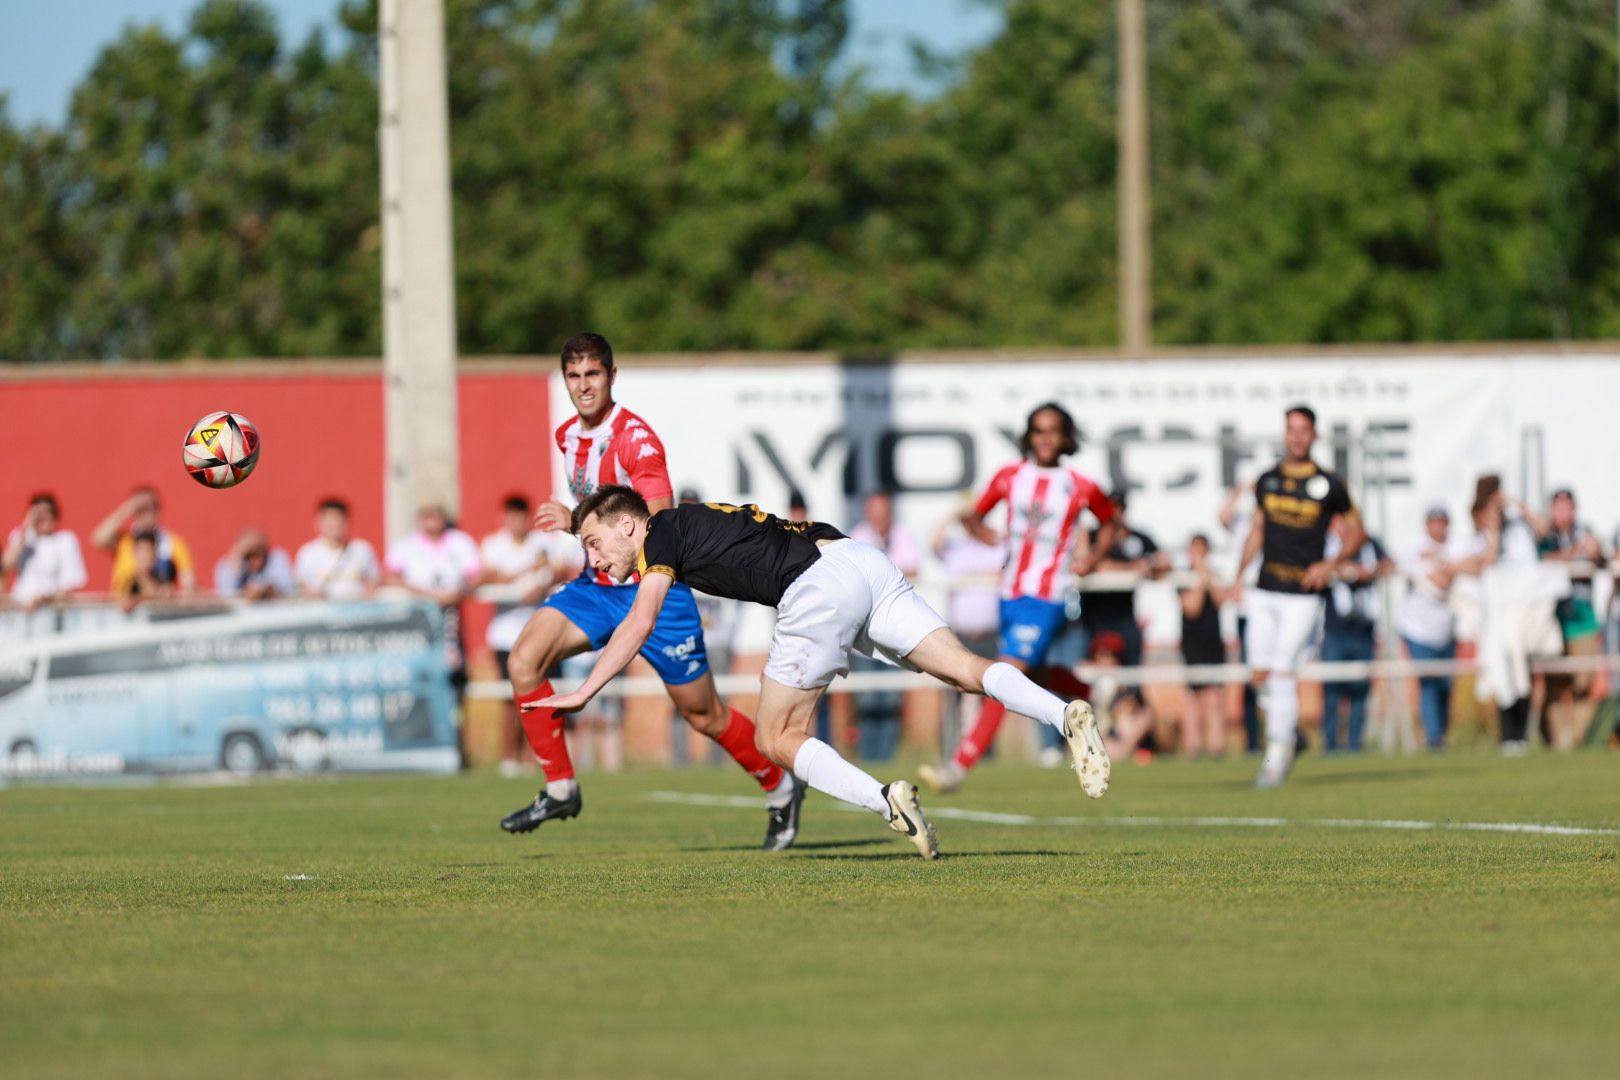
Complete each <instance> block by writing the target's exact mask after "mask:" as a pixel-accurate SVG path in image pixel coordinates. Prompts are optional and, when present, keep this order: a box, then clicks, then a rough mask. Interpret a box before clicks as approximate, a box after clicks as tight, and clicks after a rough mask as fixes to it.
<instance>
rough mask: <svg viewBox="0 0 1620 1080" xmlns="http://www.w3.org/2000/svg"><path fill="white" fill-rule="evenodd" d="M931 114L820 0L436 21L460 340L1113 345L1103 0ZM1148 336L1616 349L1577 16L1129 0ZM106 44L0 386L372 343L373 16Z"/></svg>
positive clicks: (1378, 4)
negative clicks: (1144, 56) (1137, 73)
mask: <svg viewBox="0 0 1620 1080" xmlns="http://www.w3.org/2000/svg"><path fill="white" fill-rule="evenodd" d="M986 2H995V3H999V5H1000V6H1001V7H1002V8H1003V9H1004V14H1005V29H1004V31H1003V33H1002V34H1000V35H999V36H998V37H997V38H996V39H995V40H994V41H992V42H990V43H989V44H987V45H986V46H984V47H983V48H982V49H980V50H978V51H977V52H975V53H973V54H970V55H967V56H963V57H944V58H942V57H934V56H923V57H922V59H923V60H924V61H925V62H926V63H927V64H928V65H929V66H930V69H931V70H933V71H934V72H936V73H938V74H948V75H949V76H950V78H949V81H948V84H947V85H946V86H945V89H944V90H943V91H942V92H941V93H940V94H939V95H938V96H935V97H932V98H929V99H927V100H918V99H916V98H913V97H910V96H907V95H903V94H896V93H877V92H873V91H871V90H869V89H868V88H867V87H866V86H865V85H864V83H863V81H862V80H861V78H860V77H859V73H854V74H850V73H848V72H846V71H844V69H842V68H840V66H839V64H838V60H839V57H840V56H841V55H842V54H843V51H844V45H845V39H846V37H847V34H848V32H849V16H848V11H847V7H846V2H845V0H656V2H655V0H446V9H447V12H446V19H447V50H448V59H449V63H448V74H449V89H450V110H451V151H452V173H453V181H454V191H455V206H454V225H455V239H456V258H457V290H458V291H457V303H458V308H459V336H460V342H461V347H462V349H463V351H464V352H466V353H520V352H536V351H539V352H544V351H549V350H551V349H553V348H554V347H556V345H557V344H558V343H559V342H560V341H561V340H562V339H563V338H564V337H566V336H567V335H568V334H569V333H571V332H573V331H574V330H576V329H578V328H580V327H583V326H591V327H595V328H598V329H601V330H603V331H604V332H607V333H609V334H611V335H612V336H613V337H614V339H615V341H617V342H620V343H621V344H622V346H623V347H625V348H631V349H640V350H655V349H690V350H714V349H741V348H767V349H777V348H832V349H840V350H846V351H852V352H867V351H881V350H888V349H892V348H898V347H908V346H958V345H961V346H994V345H1061V346H1088V345H1089V346H1106V345H1109V344H1112V342H1113V341H1114V339H1115V282H1116V247H1115V210H1114V207H1115V182H1116V176H1115V117H1116V112H1117V101H1116V93H1117V91H1116V89H1115V87H1116V76H1117V57H1116V41H1115V26H1114V22H1113V12H1112V5H1110V4H1081V3H1074V2H1073V0H986ZM1146 8H1147V13H1148V54H1149V85H1150V97H1151V101H1150V117H1151V126H1152V148H1153V149H1152V182H1153V191H1152V200H1153V201H1152V207H1153V211H1152V212H1153V225H1154V240H1153V258H1154V309H1155V333H1156V339H1157V340H1158V341H1160V342H1162V343H1167V344H1169V343H1200V342H1212V343H1243V342H1313V341H1375V340H1376V341H1399V340H1414V341H1416V340H1440V339H1454V340H1458V339H1483V338H1566V337H1582V336H1598V335H1612V334H1615V333H1620V248H1617V244H1620V240H1617V239H1616V236H1617V226H1620V221H1617V220H1616V218H1617V216H1620V153H1617V150H1620V132H1617V129H1620V123H1617V102H1616V90H1615V86H1616V50H1615V44H1614V42H1615V14H1614V10H1613V8H1612V5H1611V4H1609V3H1608V2H1607V0H1540V2H1536V3H1528V2H1526V0H1416V2H1414V0H1146ZM341 22H342V25H343V29H342V31H341V33H340V35H339V38H340V41H339V43H338V45H337V46H336V47H335V48H330V47H328V45H327V42H326V41H325V39H324V38H323V37H322V36H321V35H319V34H317V35H312V37H311V38H310V39H309V40H308V41H306V42H305V43H303V44H302V45H300V46H298V47H297V48H289V47H287V46H285V45H284V44H283V43H282V41H281V40H280V37H279V35H278V32H277V30H276V26H275V23H274V19H273V17H272V16H271V14H270V13H269V10H268V9H267V7H266V6H265V4H264V3H263V0H204V2H203V3H201V4H200V5H199V7H198V8H197V10H196V12H195V13H194V15H193V17H192V19H191V21H190V23H189V25H188V27H187V29H186V31H185V33H183V34H181V35H179V36H170V35H166V34H164V33H163V32H162V31H160V30H158V29H156V28H152V27H139V26H135V27H130V28H128V29H126V30H125V31H124V33H123V34H122V36H120V37H119V38H118V39H117V40H116V41H115V42H114V43H113V44H112V45H110V46H109V47H108V48H107V49H106V50H105V51H104V52H103V53H102V55H101V57H100V58H99V60H98V61H97V63H96V65H95V67H94V68H93V69H92V71H91V72H90V73H89V74H88V75H87V76H86V78H85V80H84V81H83V83H82V84H81V85H80V87H79V88H78V90H77V92H76V94H75V97H74V101H73V105H72V109H71V114H70V118H69V120H68V123H67V125H66V126H65V127H64V129H63V130H61V131H51V130H47V129H40V128H35V129H30V130H22V129H19V128H18V127H17V126H16V125H14V124H12V123H10V122H9V121H8V120H7V119H6V117H5V114H4V112H3V109H0V245H4V249H5V250H6V252H7V254H8V258H7V260H6V261H5V263H4V264H3V265H0V356H4V357H6V358H10V359H22V360H36V359H50V358H58V357H106V358H116V357H126V356H127V357H135V356H141V357H183V356H194V355H208V356H221V357H229V356H248V355H260V356H282V355H285V356H308V355H342V354H375V353H376V352H377V351H378V350H379V348H380V345H381V341H380V337H381V335H380V330H379V321H380V313H379V310H378V309H379V287H380V285H379V262H380V258H379V257H380V251H379V244H378V239H379V232H378V228H377V153H376V107H377V100H376V71H377V41H376V33H377V4H376V0H345V2H344V3H343V5H342V8H341Z"/></svg>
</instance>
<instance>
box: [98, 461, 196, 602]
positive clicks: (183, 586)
mask: <svg viewBox="0 0 1620 1080" xmlns="http://www.w3.org/2000/svg"><path fill="white" fill-rule="evenodd" d="M162 514H163V509H162V506H161V505H160V504H159V502H158V493H157V489H156V488H153V487H151V486H150V485H144V484H143V485H142V486H140V487H138V488H136V489H135V490H134V491H133V492H131V493H130V496H129V498H127V499H125V500H124V501H123V502H121V503H119V504H118V506H117V507H115V508H114V509H113V511H112V512H111V513H110V514H108V515H107V516H106V517H105V518H103V519H102V521H101V524H99V525H97V526H96V527H95V531H93V532H92V533H91V534H90V542H91V543H93V544H95V545H96V547H98V548H101V549H102V550H103V551H110V552H112V557H113V567H112V581H111V584H110V585H109V586H108V590H109V591H110V592H113V593H115V594H117V595H119V596H131V595H136V594H137V593H139V592H140V590H139V589H138V588H135V587H134V582H135V578H136V576H137V566H136V558H135V537H137V536H147V537H149V538H150V539H151V541H152V552H153V557H154V560H155V561H154V562H153V564H152V566H151V568H150V571H149V572H147V573H145V576H146V577H147V579H148V581H147V585H148V591H150V587H151V586H153V585H167V586H172V588H171V589H168V590H165V591H172V592H177V593H181V594H185V593H190V592H192V591H193V590H195V589H196V587H197V574H196V571H195V570H194V569H193V566H192V561H191V549H190V548H189V547H187V546H186V542H185V541H184V540H182V539H181V538H180V537H178V536H176V535H175V534H174V533H172V532H170V531H169V530H168V529H165V528H164V527H163V522H162ZM142 561H143V562H144V561H145V560H142Z"/></svg>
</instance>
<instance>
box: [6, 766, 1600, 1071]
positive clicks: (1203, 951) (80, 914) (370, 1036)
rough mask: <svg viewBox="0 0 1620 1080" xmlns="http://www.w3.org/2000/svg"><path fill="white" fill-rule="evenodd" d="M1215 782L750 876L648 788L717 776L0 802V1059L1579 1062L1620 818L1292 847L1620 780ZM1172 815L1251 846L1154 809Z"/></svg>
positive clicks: (808, 824)
mask: <svg viewBox="0 0 1620 1080" xmlns="http://www.w3.org/2000/svg"><path fill="white" fill-rule="evenodd" d="M1250 770H1251V766H1250V765H1249V764H1248V763H1244V762H1232V763H1229V764H1224V765H1204V766H1200V765H1192V764H1186V763H1180V762H1174V761H1169V762H1159V763H1156V764H1154V765H1152V766H1150V767H1147V768H1135V767H1131V766H1124V767H1122V768H1119V769H1118V770H1117V771H1116V773H1115V781H1114V790H1113V792H1112V793H1110V795H1109V796H1108V797H1107V798H1106V799H1105V800H1103V801H1102V802H1100V803H1090V802H1088V801H1087V800H1085V799H1084V798H1082V797H1081V796H1080V793H1079V790H1078V788H1077V786H1076V785H1075V784H1074V781H1073V778H1072V775H1071V774H1068V773H1065V772H1061V771H1054V772H1047V771H1038V770H1033V769H1024V768H1012V767H1001V766H990V767H986V768H985V769H983V770H981V773H980V775H979V776H977V777H975V779H974V782H973V783H972V785H970V787H969V788H968V789H967V790H965V791H964V792H963V793H962V794H960V795H958V796H956V797H955V798H954V799H953V800H950V801H945V800H941V799H937V798H935V799H925V802H924V806H925V808H942V809H943V808H951V809H964V810H973V811H988V812H1000V813H1006V814H1015V815H1031V816H1033V817H1034V818H1035V819H1036V820H1034V821H1025V820H1023V819H1019V820H1018V822H1017V823H1012V822H1009V823H1000V824H995V823H985V822H980V821H970V820H955V819H940V820H938V826H939V833H940V839H941V845H942V848H943V850H944V852H945V853H946V857H945V858H943V859H942V860H941V861H939V862H938V863H934V864H928V863H924V862H923V861H922V860H920V859H918V858H917V857H916V856H915V855H914V854H913V853H912V850H911V848H910V847H909V846H908V845H906V844H905V843H904V842H902V841H901V840H900V839H898V838H896V837H894V836H893V835H892V834H890V833H889V832H887V831H886V829H884V827H883V826H882V823H881V822H879V821H878V820H877V819H876V818H875V817H871V816H868V815H863V814H856V813H846V812H841V811H839V810H837V809H835V807H834V804H832V803H831V802H830V801H829V800H827V799H825V798H823V797H822V796H819V795H813V796H811V800H810V802H809V804H808V805H807V807H806V817H805V829H804V833H803V835H802V838H801V842H800V845H799V847H798V848H797V849H796V850H795V851H793V852H791V853H789V854H787V855H785V856H781V855H777V856H768V855H765V854H764V853H762V852H759V851H756V850H754V845H755V844H756V843H757V841H758V839H759V837H760V835H761V834H762V833H763V816H764V815H763V812H762V811H761V810H755V809H745V808H737V807H731V806H724V805H719V806H714V805H689V804H684V803H673V802H658V801H653V793H655V792H678V793H688V794H693V795H713V796H728V795H729V796H740V795H747V794H749V793H750V792H749V789H748V788H747V787H746V786H745V785H744V784H743V782H742V778H741V777H740V776H733V775H732V774H731V773H730V772H725V771H718V770H692V771H686V772H680V773H668V772H643V773H633V774H626V775H622V776H614V777H602V776H596V777H587V778H586V785H587V786H586V789H585V790H586V800H587V802H586V810H585V814H584V815H583V816H582V817H581V818H579V819H578V820H576V821H572V822H560V823H553V824H550V825H547V826H544V827H543V828H541V829H540V830H539V832H537V833H535V834H532V835H530V836H528V837H519V838H513V837H508V836H505V835H503V834H501V833H500V832H499V831H498V830H497V829H496V827H495V822H496V819H497V818H498V817H499V816H500V815H501V814H502V813H503V812H505V811H507V810H509V809H511V808H512V807H513V806H515V805H517V804H518V803H519V802H520V801H522V800H523V799H524V798H525V797H527V795H529V794H532V786H531V785H530V784H529V783H528V782H526V781H512V780H496V779H493V778H487V777H470V778H457V779H449V780H427V779H383V780H348V781H341V782H267V783H261V784H255V785H251V786H238V787H168V786H159V787H143V788H111V789H109V788H102V789H94V790H84V789H71V788H45V787H23V788H11V789H7V790H0V1045H3V1046H4V1048H5V1049H4V1052H3V1058H0V1060H3V1062H4V1067H3V1069H0V1072H4V1074H5V1075H7V1076H17V1077H23V1076H28V1077H45V1076H77V1075H86V1074H91V1073H104V1074H111V1075H118V1076H164V1077H169V1076H214V1075H224V1074H231V1075H240V1076H267V1077H269V1076H275V1077H285V1076H298V1075H343V1076H400V1075H411V1076H489V1075H518V1074H522V1075H528V1076H552V1077H559V1078H561V1077H569V1078H574V1077H597V1076H623V1077H637V1076H672V1077H714V1076H758V1077H764V1078H768V1080H776V1078H784V1077H801V1076H802V1077H816V1078H818V1080H826V1078H829V1077H830V1078H833V1080H839V1078H841V1077H844V1076H854V1075H861V1076H865V1075H892V1074H894V1073H896V1072H903V1073H904V1074H905V1075H909V1076H914V1077H919V1078H924V1077H936V1076H998V1077H999V1076H1060V1075H1062V1076H1081V1075H1097V1076H1103V1075H1127V1076H1136V1075H1143V1076H1148V1075H1151V1076H1221V1075H1228V1076H1240V1077H1254V1076H1257V1075H1279V1074H1294V1075H1311V1076H1316V1077H1320V1076H1366V1075H1369V1074H1373V1073H1375V1072H1376V1073H1379V1074H1383V1075H1402V1076H1437V1075H1450V1076H1463V1075H1467V1076H1522V1075H1525V1074H1527V1073H1534V1074H1535V1075H1537V1076H1540V1077H1547V1078H1551V1077H1566V1076H1598V1075H1603V1076H1612V1075H1614V1071H1615V1069H1616V1060H1617V1055H1620V835H1613V834H1610V835H1546V834H1526V833H1505V832H1485V831H1464V830H1456V829H1416V828H1404V829H1389V828H1371V827H1366V826H1359V825H1345V824H1339V825H1323V824H1306V822H1308V821H1320V820H1321V819H1410V820H1418V821H1433V822H1447V821H1451V822H1460V821H1468V822H1534V823H1558V824H1564V825H1576V826H1589V827H1596V828H1599V829H1605V830H1617V831H1620V756H1616V755H1612V754H1606V753H1590V754H1580V755H1574V756H1568V757H1557V758H1555V757H1553V756H1550V755H1541V756H1537V757H1532V758H1529V759H1526V760H1522V761H1502V760H1498V759H1496V758H1494V757H1489V756H1485V755H1483V754H1478V755H1464V756H1454V757H1448V758H1413V759H1404V760H1397V759H1387V758H1376V757H1375V758H1367V759H1363V760H1344V759H1339V760H1330V761H1324V760H1322V759H1321V758H1319V757H1314V756H1313V757H1310V758H1307V759H1305V761H1304V762H1303V763H1302V765H1301V766H1300V769H1299V772H1298V773H1297V774H1296V780H1295V782H1294V783H1293V784H1291V785H1290V786H1289V787H1288V788H1287V789H1286V790H1283V791H1280V792H1273V793H1256V792H1253V791H1250V790H1249V789H1248V788H1247V786H1246V784H1247V780H1248V777H1249V775H1250ZM1211 816H1229V817H1244V818H1253V817H1257V816H1258V817H1268V818H1282V819H1288V821H1289V822H1291V823H1290V824H1284V825H1277V826H1272V827H1259V826H1253V825H1239V824H1226V825H1220V824H1214V823H1209V822H1202V823H1193V822H1189V821H1185V820H1183V821H1180V822H1176V821H1167V820H1163V819H1166V818H1188V817H1211ZM1049 817H1070V818H1073V817H1079V818H1082V819H1084V820H1083V821H1082V822H1081V823H1078V824H1075V823H1053V822H1049V821H1045V820H1040V819H1044V818H1049ZM1127 817H1135V818H1137V819H1138V820H1137V821H1136V822H1135V823H1125V822H1123V821H1122V820H1121V819H1123V818H1127ZM1110 819H1113V823H1112V824H1110ZM1151 819H1158V820H1151ZM298 875H305V876H307V880H300V879H297V876H298ZM871 1070H882V1071H881V1072H872V1071H871Z"/></svg>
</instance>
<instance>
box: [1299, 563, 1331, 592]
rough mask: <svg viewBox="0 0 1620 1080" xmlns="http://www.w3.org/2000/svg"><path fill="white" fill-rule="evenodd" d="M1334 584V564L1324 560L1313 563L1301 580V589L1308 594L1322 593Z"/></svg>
mask: <svg viewBox="0 0 1620 1080" xmlns="http://www.w3.org/2000/svg"><path fill="white" fill-rule="evenodd" d="M1332 582H1333V564H1332V563H1330V562H1328V561H1327V560H1326V559H1323V560H1322V561H1321V562H1314V563H1311V565H1310V566H1309V568H1307V569H1306V571H1305V576H1304V577H1303V578H1301V579H1300V582H1299V584H1300V587H1301V588H1303V589H1304V590H1305V591H1306V592H1321V591H1322V590H1323V589H1325V588H1327V587H1328V585H1330V584H1331V583H1332Z"/></svg>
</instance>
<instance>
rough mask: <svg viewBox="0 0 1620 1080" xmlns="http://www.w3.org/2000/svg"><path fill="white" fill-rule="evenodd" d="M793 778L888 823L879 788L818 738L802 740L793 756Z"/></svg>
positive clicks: (870, 778)
mask: <svg viewBox="0 0 1620 1080" xmlns="http://www.w3.org/2000/svg"><path fill="white" fill-rule="evenodd" d="M793 775H794V776H797V777H798V778H799V779H800V780H803V781H804V782H805V783H806V784H809V785H810V786H811V787H813V788H815V789H816V790H817V791H820V792H822V793H824V794H827V795H831V796H832V797H833V798H835V799H842V800H843V801H844V802H847V803H854V804H855V805H856V806H864V807H865V808H866V809H868V810H871V811H872V812H873V813H877V814H882V815H883V820H884V821H887V820H889V800H888V799H885V798H884V797H883V785H882V784H880V783H878V782H877V781H876V780H874V779H872V777H870V776H868V775H867V774H866V773H865V772H862V771H861V770H860V769H857V768H856V767H855V766H853V765H851V764H850V763H849V762H847V761H845V760H844V759H843V758H842V757H840V756H839V754H838V751H836V750H834V749H833V748H832V747H830V746H828V745H827V744H826V743H824V742H822V741H821V740H820V739H806V740H804V745H803V746H801V747H799V752H798V753H797V754H795V755H794V757H793Z"/></svg>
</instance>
